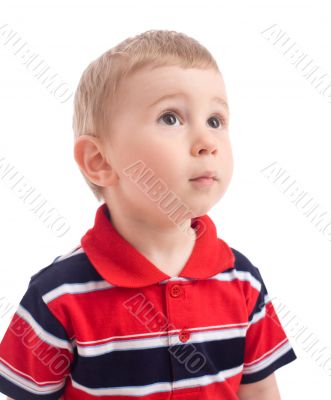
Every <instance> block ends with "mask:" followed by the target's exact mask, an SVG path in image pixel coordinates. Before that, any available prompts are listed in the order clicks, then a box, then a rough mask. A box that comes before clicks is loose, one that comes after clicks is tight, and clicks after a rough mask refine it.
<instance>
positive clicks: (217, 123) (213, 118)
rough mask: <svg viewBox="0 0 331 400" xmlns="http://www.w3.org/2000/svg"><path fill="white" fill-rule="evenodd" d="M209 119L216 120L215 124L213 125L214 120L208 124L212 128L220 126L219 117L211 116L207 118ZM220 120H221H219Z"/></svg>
mask: <svg viewBox="0 0 331 400" xmlns="http://www.w3.org/2000/svg"><path fill="white" fill-rule="evenodd" d="M210 120H214V121H216V126H215V122H213V123H212V124H211V125H210V126H211V127H212V128H218V127H219V126H220V124H219V121H220V119H219V118H215V117H211V118H209V121H210ZM221 122H222V120H221Z"/></svg>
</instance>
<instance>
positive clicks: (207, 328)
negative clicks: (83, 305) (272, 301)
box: [77, 322, 248, 346]
mask: <svg viewBox="0 0 331 400" xmlns="http://www.w3.org/2000/svg"><path fill="white" fill-rule="evenodd" d="M247 326H248V324H247V322H239V323H237V324H224V325H210V326H200V327H195V328H190V332H194V331H199V332H202V331H210V330H212V329H216V330H218V329H227V328H238V327H245V328H247ZM179 331H181V329H171V330H169V331H162V332H144V333H137V334H133V335H119V336H110V337H107V338H104V339H99V340H89V341H82V340H77V343H78V344H81V345H82V346H84V345H87V344H100V343H104V342H109V341H111V340H114V339H121V340H123V339H129V338H138V339H141V338H147V337H150V336H153V337H154V336H155V335H158V336H160V335H167V334H169V333H178V332H179Z"/></svg>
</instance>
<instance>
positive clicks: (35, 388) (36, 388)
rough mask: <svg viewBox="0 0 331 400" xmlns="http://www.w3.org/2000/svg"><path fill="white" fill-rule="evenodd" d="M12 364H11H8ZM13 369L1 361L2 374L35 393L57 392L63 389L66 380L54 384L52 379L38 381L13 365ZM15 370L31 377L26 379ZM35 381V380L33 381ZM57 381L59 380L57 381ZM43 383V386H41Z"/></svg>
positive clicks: (15, 383) (8, 379) (0, 372)
mask: <svg viewBox="0 0 331 400" xmlns="http://www.w3.org/2000/svg"><path fill="white" fill-rule="evenodd" d="M8 365H10V364H8ZM11 368H12V369H9V368H7V367H6V366H5V365H4V364H3V363H2V362H0V374H1V375H2V376H3V377H4V378H5V379H7V381H8V382H11V383H13V384H14V385H16V386H19V387H20V388H22V389H24V390H26V391H28V392H30V393H33V394H37V395H40V394H52V393H55V392H57V391H58V390H60V389H62V388H63V387H64V385H65V380H64V381H61V382H60V383H58V384H54V385H52V384H51V383H52V381H46V382H37V381H36V380H35V379H33V378H32V377H31V376H29V375H27V374H25V373H24V372H22V371H19V370H17V369H16V368H14V367H12V366H11ZM13 370H16V371H17V372H19V373H20V374H21V375H25V376H26V377H28V378H29V379H25V378H23V377H22V376H20V375H19V374H16V373H15V372H14V371H13ZM31 381H34V382H36V383H34V382H31ZM55 382H57V381H55ZM46 384H47V385H46ZM40 385H42V386H40Z"/></svg>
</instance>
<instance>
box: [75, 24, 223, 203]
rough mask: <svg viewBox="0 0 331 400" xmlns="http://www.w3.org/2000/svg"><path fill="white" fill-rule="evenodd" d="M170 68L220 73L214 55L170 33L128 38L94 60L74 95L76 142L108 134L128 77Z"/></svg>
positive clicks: (97, 189) (98, 193)
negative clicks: (117, 98) (116, 100)
mask: <svg viewBox="0 0 331 400" xmlns="http://www.w3.org/2000/svg"><path fill="white" fill-rule="evenodd" d="M170 65H177V66H180V67H182V68H213V69H215V70H216V71H219V68H218V65H217V63H216V61H215V59H214V58H213V56H212V55H211V53H210V52H209V51H208V50H207V49H206V48H205V47H204V46H203V45H201V44H200V43H199V42H198V41H197V40H195V39H193V38H191V37H189V36H187V35H185V34H184V33H180V32H176V31H169V30H148V31H146V32H143V33H141V34H138V35H136V36H134V37H129V38H127V39H125V40H124V41H122V42H121V43H119V44H118V45H117V46H115V47H113V48H111V49H110V50H108V51H106V52H105V53H103V54H101V56H100V57H98V58H97V59H95V60H94V61H92V62H91V63H90V64H89V65H88V66H87V68H86V69H85V70H84V71H83V74H82V76H81V78H80V81H79V83H78V87H77V89H76V92H75V96H74V112H73V124H72V127H73V131H74V137H75V140H76V138H78V137H79V136H81V135H92V136H97V137H101V138H102V137H103V136H104V135H106V133H107V132H109V128H110V124H111V104H112V101H113V100H114V98H115V96H116V93H117V88H118V86H119V84H120V82H121V81H122V80H123V79H124V78H125V77H127V76H128V75H129V74H132V73H134V72H136V71H137V70H139V69H141V68H143V67H146V66H149V67H151V68H157V67H161V66H170ZM81 172H82V171H81ZM82 174H83V172H82ZM83 177H84V179H85V181H86V182H87V184H88V186H89V187H90V188H91V190H92V192H93V193H94V195H95V197H96V198H97V200H98V201H100V200H102V199H103V195H102V187H101V186H98V185H96V184H94V183H93V182H91V181H90V180H89V179H88V178H87V177H86V176H85V175H84V174H83Z"/></svg>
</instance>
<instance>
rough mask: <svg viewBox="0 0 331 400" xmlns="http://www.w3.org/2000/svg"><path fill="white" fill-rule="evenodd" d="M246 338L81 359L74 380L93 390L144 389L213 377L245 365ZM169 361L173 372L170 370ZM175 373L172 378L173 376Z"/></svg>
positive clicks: (78, 360)
mask: <svg viewBox="0 0 331 400" xmlns="http://www.w3.org/2000/svg"><path fill="white" fill-rule="evenodd" d="M244 343H245V339H244V338H235V339H227V340H218V341H211V342H205V343H194V344H183V345H176V346H172V347H171V348H170V349H169V347H157V348H153V349H140V350H127V351H122V350H121V351H113V352H110V353H108V354H104V355H101V356H97V357H81V356H78V357H77V360H76V361H75V364H74V366H73V369H72V377H73V379H74V380H75V381H76V382H78V383H80V384H82V385H85V386H87V387H90V388H100V387H121V386H134V385H137V386H143V385H148V384H152V383H156V382H171V381H177V380H180V379H186V378H197V377H200V376H204V375H210V374H211V375H214V374H217V373H219V372H220V371H222V370H226V369H229V368H235V367H238V366H240V365H242V364H243V359H244V346H245V345H244ZM169 360H170V362H171V364H172V368H169ZM171 371H172V373H173V375H171V374H170V373H171Z"/></svg>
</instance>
